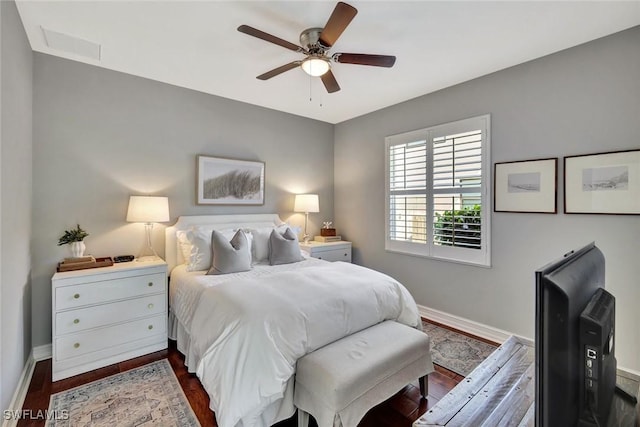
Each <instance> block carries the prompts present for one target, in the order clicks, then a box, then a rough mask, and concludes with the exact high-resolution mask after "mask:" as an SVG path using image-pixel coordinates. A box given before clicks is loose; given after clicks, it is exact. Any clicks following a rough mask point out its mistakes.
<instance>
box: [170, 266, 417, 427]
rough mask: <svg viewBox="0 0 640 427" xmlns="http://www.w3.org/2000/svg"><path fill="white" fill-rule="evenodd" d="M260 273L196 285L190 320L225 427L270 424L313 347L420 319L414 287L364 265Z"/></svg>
mask: <svg viewBox="0 0 640 427" xmlns="http://www.w3.org/2000/svg"><path fill="white" fill-rule="evenodd" d="M305 262H307V261H303V262H302V263H297V264H302V265H305V264H304V263H305ZM306 265H309V264H306ZM296 267H297V266H296ZM259 276H260V277H243V276H238V277H237V278H236V279H234V280H227V281H222V282H221V283H217V284H215V286H210V287H206V286H205V287H201V288H200V290H199V291H198V292H197V294H198V297H197V299H196V300H195V301H194V300H193V297H194V292H191V294H190V296H191V298H190V299H192V301H193V302H194V305H195V310H194V311H193V314H192V316H187V318H185V320H184V321H182V323H183V325H185V326H187V327H188V330H189V333H190V336H191V341H190V345H189V355H188V359H189V361H190V364H193V363H195V366H196V374H197V375H198V377H199V378H200V381H201V382H202V384H203V386H204V388H205V390H207V392H208V393H209V396H210V399H211V405H210V406H211V409H213V411H214V412H215V413H216V420H217V422H218V425H219V426H220V427H266V426H268V425H269V424H270V423H269V422H267V421H269V420H265V417H264V415H263V412H264V411H265V410H266V409H267V408H268V407H270V406H271V407H273V404H274V403H276V402H278V401H279V400H280V399H282V398H283V395H284V392H285V388H286V386H287V382H288V381H289V380H290V378H291V377H292V376H293V374H294V372H295V364H296V360H297V359H298V358H300V357H302V356H304V355H305V354H307V353H309V352H311V351H313V350H315V349H317V348H319V347H322V346H324V345H326V344H329V343H331V342H333V341H335V340H338V339H340V338H342V337H344V336H346V335H350V334H352V333H354V332H357V331H359V330H362V329H364V328H367V327H369V326H372V325H374V324H376V323H379V322H382V321H384V320H388V319H395V320H397V321H399V322H401V323H405V324H407V325H410V326H414V327H418V325H419V324H420V322H419V319H420V317H419V314H418V310H417V307H416V305H415V302H414V300H413V298H412V297H411V295H410V294H409V292H408V291H407V290H406V289H405V288H404V287H403V286H402V285H401V284H400V283H398V282H397V281H395V280H394V279H392V278H391V277H389V276H387V275H385V274H382V273H379V272H376V271H373V270H370V269H367V268H364V267H359V266H356V265H353V264H348V263H342V262H336V263H325V262H323V263H320V264H318V263H316V264H315V265H314V264H311V265H309V266H308V267H307V268H294V267H292V269H291V270H289V271H283V270H282V269H279V270H277V272H274V273H272V274H260V275H259ZM208 277H211V276H208ZM199 280H205V279H203V278H202V276H201V278H199ZM211 280H216V279H213V278H212V279H211ZM183 296H184V295H183ZM179 311H180V310H179V309H178V310H175V308H174V313H177V312H179ZM177 317H180V316H177ZM287 404H289V405H291V403H290V402H288V403H287ZM284 409H285V412H287V413H289V414H291V415H292V414H293V412H294V408H293V406H291V407H290V408H284ZM280 412H282V410H280ZM267 418H268V417H267ZM271 421H275V420H271Z"/></svg>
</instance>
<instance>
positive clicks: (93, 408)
mask: <svg viewBox="0 0 640 427" xmlns="http://www.w3.org/2000/svg"><path fill="white" fill-rule="evenodd" d="M49 411H50V413H55V414H57V416H56V417H55V418H58V419H57V420H50V421H48V422H47V424H46V425H47V427H53V426H55V427H85V426H110V427H111V426H118V427H128V426H130V427H134V426H151V425H154V426H163V427H164V426H167V427H169V426H176V427H177V426H180V427H192V426H195V427H199V426H200V423H199V422H198V419H197V418H196V416H195V414H194V413H193V410H192V409H191V407H190V406H189V401H188V400H187V397H186V396H185V395H184V393H183V392H182V388H181V387H180V383H179V382H178V379H177V378H176V376H175V374H174V373H173V369H171V365H170V364H169V361H168V360H167V359H163V360H159V361H157V362H153V363H150V364H148V365H144V366H141V367H139V368H136V369H132V370H130V371H126V372H122V373H120V374H116V375H112V376H110V377H107V378H103V379H101V380H97V381H94V382H91V383H88V384H84V385H81V386H79V387H76V388H72V389H69V390H65V391H62V392H60V393H56V394H54V395H52V396H51V400H50V401H49Z"/></svg>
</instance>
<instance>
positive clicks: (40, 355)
mask: <svg viewBox="0 0 640 427" xmlns="http://www.w3.org/2000/svg"><path fill="white" fill-rule="evenodd" d="M52 355H53V347H52V346H51V344H45V345H39V346H38V347H33V360H35V361H36V362H39V361H41V360H46V359H51V356H52Z"/></svg>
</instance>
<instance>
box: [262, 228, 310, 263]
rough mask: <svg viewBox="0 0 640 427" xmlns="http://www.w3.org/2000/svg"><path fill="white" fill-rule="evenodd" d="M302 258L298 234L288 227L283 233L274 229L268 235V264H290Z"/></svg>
mask: <svg viewBox="0 0 640 427" xmlns="http://www.w3.org/2000/svg"><path fill="white" fill-rule="evenodd" d="M302 260H303V258H302V255H301V254H300V244H299V243H298V236H296V235H295V233H294V232H293V231H291V229H290V228H287V229H286V230H285V232H284V233H283V234H280V233H278V231H277V230H275V229H274V230H273V231H272V232H271V236H269V264H271V265H278V264H290V263H292V262H298V261H302Z"/></svg>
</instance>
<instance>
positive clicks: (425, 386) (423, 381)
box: [418, 375, 429, 399]
mask: <svg viewBox="0 0 640 427" xmlns="http://www.w3.org/2000/svg"><path fill="white" fill-rule="evenodd" d="M418 382H419V383H420V395H421V396H422V397H424V398H425V399H426V398H427V395H428V394H429V380H428V379H427V376H426V375H425V376H424V377H420V379H419V380H418Z"/></svg>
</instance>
